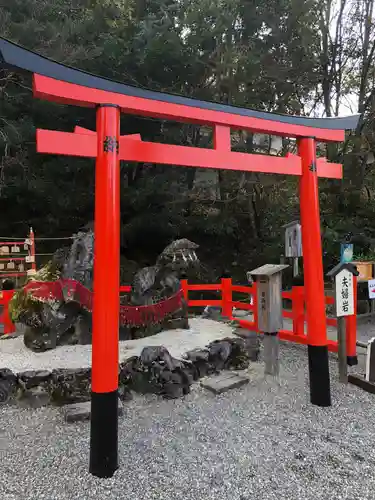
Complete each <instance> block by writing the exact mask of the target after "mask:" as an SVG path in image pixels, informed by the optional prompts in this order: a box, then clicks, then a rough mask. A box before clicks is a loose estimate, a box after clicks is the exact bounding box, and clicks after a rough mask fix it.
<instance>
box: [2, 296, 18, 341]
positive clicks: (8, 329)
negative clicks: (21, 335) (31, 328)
mask: <svg viewBox="0 0 375 500" xmlns="http://www.w3.org/2000/svg"><path fill="white" fill-rule="evenodd" d="M13 295H14V290H3V291H2V292H0V298H1V302H0V303H1V304H2V306H3V313H2V317H1V320H2V323H3V325H4V333H5V334H7V333H13V332H15V331H16V325H15V324H14V323H13V321H12V320H11V318H10V314H9V302H10V301H11V300H12V297H13Z"/></svg>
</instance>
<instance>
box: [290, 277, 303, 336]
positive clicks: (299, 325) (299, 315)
mask: <svg viewBox="0 0 375 500" xmlns="http://www.w3.org/2000/svg"><path fill="white" fill-rule="evenodd" d="M292 314H293V333H294V335H304V334H305V295H304V289H303V286H293V287H292Z"/></svg>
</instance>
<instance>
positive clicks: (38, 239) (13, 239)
mask: <svg viewBox="0 0 375 500" xmlns="http://www.w3.org/2000/svg"><path fill="white" fill-rule="evenodd" d="M28 237H29V236H26V237H25V236H9V237H8V236H0V240H6V241H21V240H25V239H27V238H28ZM34 240H35V241H57V240H74V237H73V236H63V237H61V238H34Z"/></svg>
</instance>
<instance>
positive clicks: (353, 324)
mask: <svg viewBox="0 0 375 500" xmlns="http://www.w3.org/2000/svg"><path fill="white" fill-rule="evenodd" d="M181 285H182V290H183V293H184V297H185V299H186V301H187V303H188V305H189V306H190V307H206V306H217V307H221V310H222V314H223V316H226V317H228V318H230V319H233V320H235V321H237V322H238V324H239V325H240V326H242V327H243V328H246V329H248V330H253V331H257V332H259V330H258V306H257V294H256V283H254V284H253V285H252V286H242V285H233V283H232V279H231V278H223V279H222V280H221V283H217V284H209V285H193V284H189V283H188V281H187V280H181ZM130 290H131V287H130V286H129V285H125V286H121V287H120V293H129V292H130ZM197 291H199V292H221V297H220V299H203V300H202V299H201V300H194V299H190V298H189V292H197ZM238 293H242V294H246V295H247V296H248V299H247V300H248V301H246V302H242V301H236V300H233V295H234V294H238ZM13 294H14V290H9V291H2V292H0V305H2V306H3V311H2V313H1V314H0V323H2V324H3V325H4V333H12V332H14V331H15V326H14V324H13V323H12V321H11V319H10V316H9V312H8V304H9V301H10V300H11V298H12V296H13ZM250 296H252V297H253V301H252V304H250ZM282 297H283V298H284V299H288V300H290V301H291V303H292V307H291V309H287V310H283V317H284V318H289V319H291V320H292V330H281V331H280V333H279V334H280V338H281V339H282V340H288V341H290V342H295V343H297V344H307V343H308V336H307V334H306V333H305V294H304V288H303V286H295V287H293V288H292V290H290V291H288V292H282ZM355 299H356V290H355ZM333 303H334V298H333V297H326V304H333ZM354 303H355V304H356V300H355V301H354ZM234 307H235V308H236V309H241V310H245V311H249V312H250V313H251V314H252V316H253V318H252V321H249V320H245V319H239V318H235V317H233V314H232V311H233V308H234ZM345 319H346V342H347V355H348V356H355V355H356V350H357V347H356V342H357V335H356V330H357V317H356V314H355V315H353V316H347V317H346V318H345ZM327 325H328V326H337V320H336V318H328V317H327ZM259 333H261V332H259ZM328 349H329V350H330V351H332V352H337V341H335V340H328Z"/></svg>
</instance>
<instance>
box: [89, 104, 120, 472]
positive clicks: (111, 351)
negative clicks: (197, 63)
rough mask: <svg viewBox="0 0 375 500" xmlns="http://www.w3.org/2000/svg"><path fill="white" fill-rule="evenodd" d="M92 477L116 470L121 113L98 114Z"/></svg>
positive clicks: (109, 108)
mask: <svg viewBox="0 0 375 500" xmlns="http://www.w3.org/2000/svg"><path fill="white" fill-rule="evenodd" d="M96 131H97V146H98V149H97V157H96V171H95V246H94V294H93V337H92V381H91V384H92V385H91V390H92V393H91V434H90V472H91V474H93V475H95V476H98V477H111V476H112V475H113V473H114V472H115V470H116V469H117V468H118V342H119V314H120V301H119V287H120V272H119V267H120V164H119V138H120V110H119V108H118V107H117V106H113V105H110V104H104V105H101V106H99V107H98V108H97V121H96Z"/></svg>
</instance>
